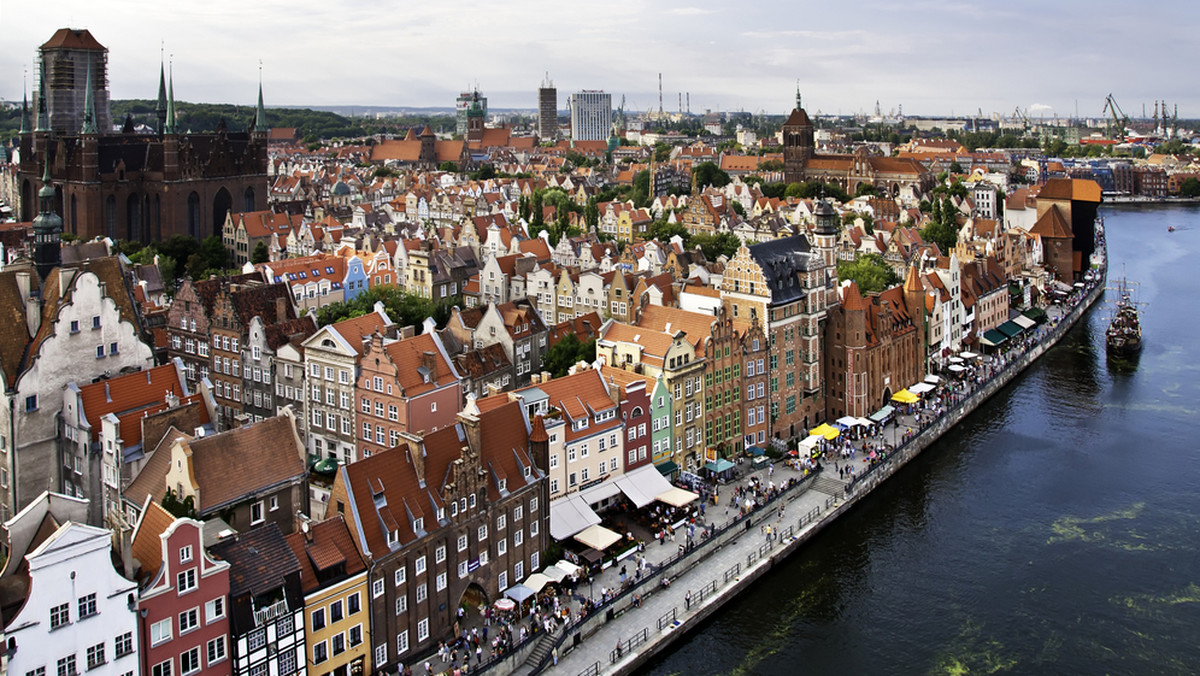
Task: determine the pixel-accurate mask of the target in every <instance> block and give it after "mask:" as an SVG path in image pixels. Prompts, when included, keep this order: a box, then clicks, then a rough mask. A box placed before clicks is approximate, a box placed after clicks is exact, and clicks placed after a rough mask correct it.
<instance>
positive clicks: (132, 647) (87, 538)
mask: <svg viewBox="0 0 1200 676" xmlns="http://www.w3.org/2000/svg"><path fill="white" fill-rule="evenodd" d="M25 561H26V563H27V564H28V567H29V568H28V569H29V591H28V595H27V597H26V599H25V603H24V605H23V606H21V609H20V611H19V612H18V613H17V614H16V615H15V616H14V617H13V618H12V620H10V621H9V623H8V625H7V626H6V627H5V628H4V634H5V640H6V642H7V648H8V660H7V670H8V672H9V673H12V674H38V675H40V674H43V673H51V674H54V673H58V674H64V675H67V674H78V673H82V672H84V671H87V672H88V673H95V674H97V675H104V676H124V675H126V674H129V673H132V672H136V671H137V670H138V655H137V650H138V647H139V645H140V640H139V638H138V624H137V616H138V615H137V593H136V592H137V585H136V584H134V583H133V582H131V581H129V580H127V579H125V578H124V577H122V576H121V575H120V574H118V573H117V571H116V570H115V569H114V568H113V564H112V533H111V532H109V531H108V530H107V529H104V528H96V527H93V526H86V525H83V524H79V523H75V522H71V521H68V522H66V523H64V524H63V525H62V526H59V527H58V528H57V529H56V530H54V531H53V534H52V535H50V536H49V537H48V538H47V539H46V540H45V541H44V542H42V544H41V545H39V546H38V547H36V548H35V549H33V550H32V551H30V552H29V553H28V554H26V555H25Z"/></svg>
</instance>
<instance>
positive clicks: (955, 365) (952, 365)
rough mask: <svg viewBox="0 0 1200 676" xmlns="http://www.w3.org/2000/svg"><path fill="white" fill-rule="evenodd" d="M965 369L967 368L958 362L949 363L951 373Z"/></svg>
mask: <svg viewBox="0 0 1200 676" xmlns="http://www.w3.org/2000/svg"><path fill="white" fill-rule="evenodd" d="M966 370H967V369H966V368H965V367H962V366H959V365H958V364H951V365H950V371H951V372H952V373H962V372H963V371H966Z"/></svg>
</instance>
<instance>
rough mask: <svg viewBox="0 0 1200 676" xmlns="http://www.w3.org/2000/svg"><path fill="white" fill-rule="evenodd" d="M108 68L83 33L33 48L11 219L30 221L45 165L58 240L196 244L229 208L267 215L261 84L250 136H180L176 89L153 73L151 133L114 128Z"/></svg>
mask: <svg viewBox="0 0 1200 676" xmlns="http://www.w3.org/2000/svg"><path fill="white" fill-rule="evenodd" d="M107 64H108V49H107V48H105V47H104V46H103V45H101V44H100V43H99V42H98V41H97V40H96V39H95V38H94V37H92V34H91V33H90V32H88V31H87V30H86V29H84V30H78V29H70V28H63V29H60V30H58V31H57V32H55V33H54V35H53V37H51V38H50V40H48V41H47V42H46V43H45V44H43V45H42V46H41V48H40V49H39V53H38V66H39V71H40V72H39V80H38V90H37V93H36V96H35V97H34V106H33V110H29V108H28V107H27V106H26V107H25V108H24V109H23V110H22V114H21V136H20V164H19V166H18V169H17V176H16V181H17V189H16V192H17V195H18V214H17V215H18V220H20V221H29V220H32V218H33V216H34V215H35V214H36V212H37V208H38V207H37V202H36V196H37V194H38V192H39V190H40V189H41V187H42V177H43V174H44V168H45V164H46V163H47V162H48V163H49V176H50V183H51V184H52V185H53V186H54V188H56V198H55V199H56V200H57V203H56V204H55V207H56V212H57V213H58V214H60V215H61V216H62V219H63V232H66V233H71V234H74V235H77V236H79V237H81V238H84V239H91V238H93V237H96V236H100V235H103V236H108V237H112V238H118V239H129V240H139V241H141V242H151V241H156V240H163V239H166V238H168V237H170V236H171V235H176V234H179V235H191V236H192V237H196V238H198V239H203V238H205V237H207V236H209V235H212V234H216V235H218V236H219V235H220V234H221V226H222V225H223V223H224V222H225V215H226V213H228V212H229V211H231V210H232V211H235V212H240V211H261V210H264V209H266V208H267V132H268V129H267V127H266V115H265V111H264V110H263V102H262V86H261V85H260V86H259V92H258V109H257V115H256V116H255V120H254V125H253V127H252V128H251V130H250V131H248V132H233V131H229V130H227V129H226V128H225V124H224V121H223V120H222V122H221V123H220V124H219V125H218V127H217V130H216V132H215V133H204V134H197V133H192V132H189V131H183V132H181V131H180V130H179V129H177V128H176V124H175V117H176V116H175V97H174V82H171V83H170V85H169V86H168V84H167V78H166V77H165V73H163V72H162V71H161V70H160V74H159V87H158V104H157V106H156V109H155V115H156V125H155V126H156V129H154V130H153V131H152V132H144V131H137V130H135V129H134V125H133V122H132V120H129V119H127V120H126V121H125V123H124V125H123V127H122V129H120V130H115V129H114V127H113V124H112V120H111V113H110V111H109V94H108V79H107ZM31 117H33V118H34V119H33V120H31Z"/></svg>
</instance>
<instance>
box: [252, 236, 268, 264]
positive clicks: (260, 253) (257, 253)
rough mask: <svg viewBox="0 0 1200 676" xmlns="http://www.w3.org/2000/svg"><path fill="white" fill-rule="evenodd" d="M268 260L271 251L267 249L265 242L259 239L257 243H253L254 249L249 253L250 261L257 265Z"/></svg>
mask: <svg viewBox="0 0 1200 676" xmlns="http://www.w3.org/2000/svg"><path fill="white" fill-rule="evenodd" d="M269 260H271V252H270V250H268V249H267V243H266V242H264V241H261V240H260V241H259V242H258V244H255V245H254V251H252V252H251V253H250V262H251V263H253V264H255V265H258V264H259V263H266V262H267V261H269Z"/></svg>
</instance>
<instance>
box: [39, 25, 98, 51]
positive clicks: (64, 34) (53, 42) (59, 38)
mask: <svg viewBox="0 0 1200 676" xmlns="http://www.w3.org/2000/svg"><path fill="white" fill-rule="evenodd" d="M56 47H57V48H63V49H104V45H102V44H100V42H99V41H98V40H96V38H94V37H92V34H91V33H90V32H88V29H86V28H59V29H58V30H56V31H54V35H52V36H50V39H49V40H47V41H46V42H44V43H43V44H42V49H53V48H56Z"/></svg>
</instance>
